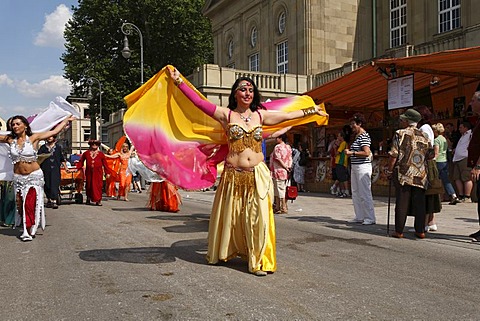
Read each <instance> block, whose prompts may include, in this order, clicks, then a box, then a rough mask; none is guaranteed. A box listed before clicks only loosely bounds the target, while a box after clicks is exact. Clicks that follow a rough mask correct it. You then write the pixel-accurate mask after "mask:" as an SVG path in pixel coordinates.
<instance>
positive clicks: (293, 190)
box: [285, 174, 298, 203]
mask: <svg viewBox="0 0 480 321" xmlns="http://www.w3.org/2000/svg"><path fill="white" fill-rule="evenodd" d="M291 177H292V174H289V175H288V180H287V190H286V191H285V199H286V200H287V201H288V200H290V201H292V203H293V201H294V200H296V199H297V196H298V188H297V187H296V186H291V185H290V184H291Z"/></svg>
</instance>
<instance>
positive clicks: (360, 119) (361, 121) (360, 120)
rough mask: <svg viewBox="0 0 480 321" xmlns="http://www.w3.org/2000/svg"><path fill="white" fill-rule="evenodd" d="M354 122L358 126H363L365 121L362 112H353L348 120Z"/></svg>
mask: <svg viewBox="0 0 480 321" xmlns="http://www.w3.org/2000/svg"><path fill="white" fill-rule="evenodd" d="M352 121H353V122H355V124H357V125H358V126H361V127H364V126H365V125H366V123H367V120H366V119H365V116H363V114H362V113H355V114H354V115H353V117H352V118H351V119H350V122H352Z"/></svg>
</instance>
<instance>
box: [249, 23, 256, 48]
mask: <svg viewBox="0 0 480 321" xmlns="http://www.w3.org/2000/svg"><path fill="white" fill-rule="evenodd" d="M257 36H258V32H257V27H253V28H252V31H251V32H250V45H251V46H252V48H255V46H256V45H257Z"/></svg>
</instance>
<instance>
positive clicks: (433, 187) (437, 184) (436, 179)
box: [425, 159, 444, 195]
mask: <svg viewBox="0 0 480 321" xmlns="http://www.w3.org/2000/svg"><path fill="white" fill-rule="evenodd" d="M425 165H426V168H427V190H426V191H425V195H435V194H443V193H444V189H443V183H442V180H441V179H440V174H439V173H438V168H437V162H436V161H435V160H434V159H430V160H427V161H426V164H425Z"/></svg>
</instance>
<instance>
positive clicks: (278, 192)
mask: <svg viewBox="0 0 480 321" xmlns="http://www.w3.org/2000/svg"><path fill="white" fill-rule="evenodd" d="M276 139H277V145H275V148H274V150H273V152H272V154H271V155H270V170H271V171H272V179H273V185H274V203H275V204H274V207H275V214H286V213H288V209H287V201H286V200H285V193H286V190H287V180H288V176H289V174H290V171H291V169H292V148H291V147H290V145H287V144H285V142H286V140H287V135H285V134H283V135H281V136H279V137H277V138H276Z"/></svg>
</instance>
